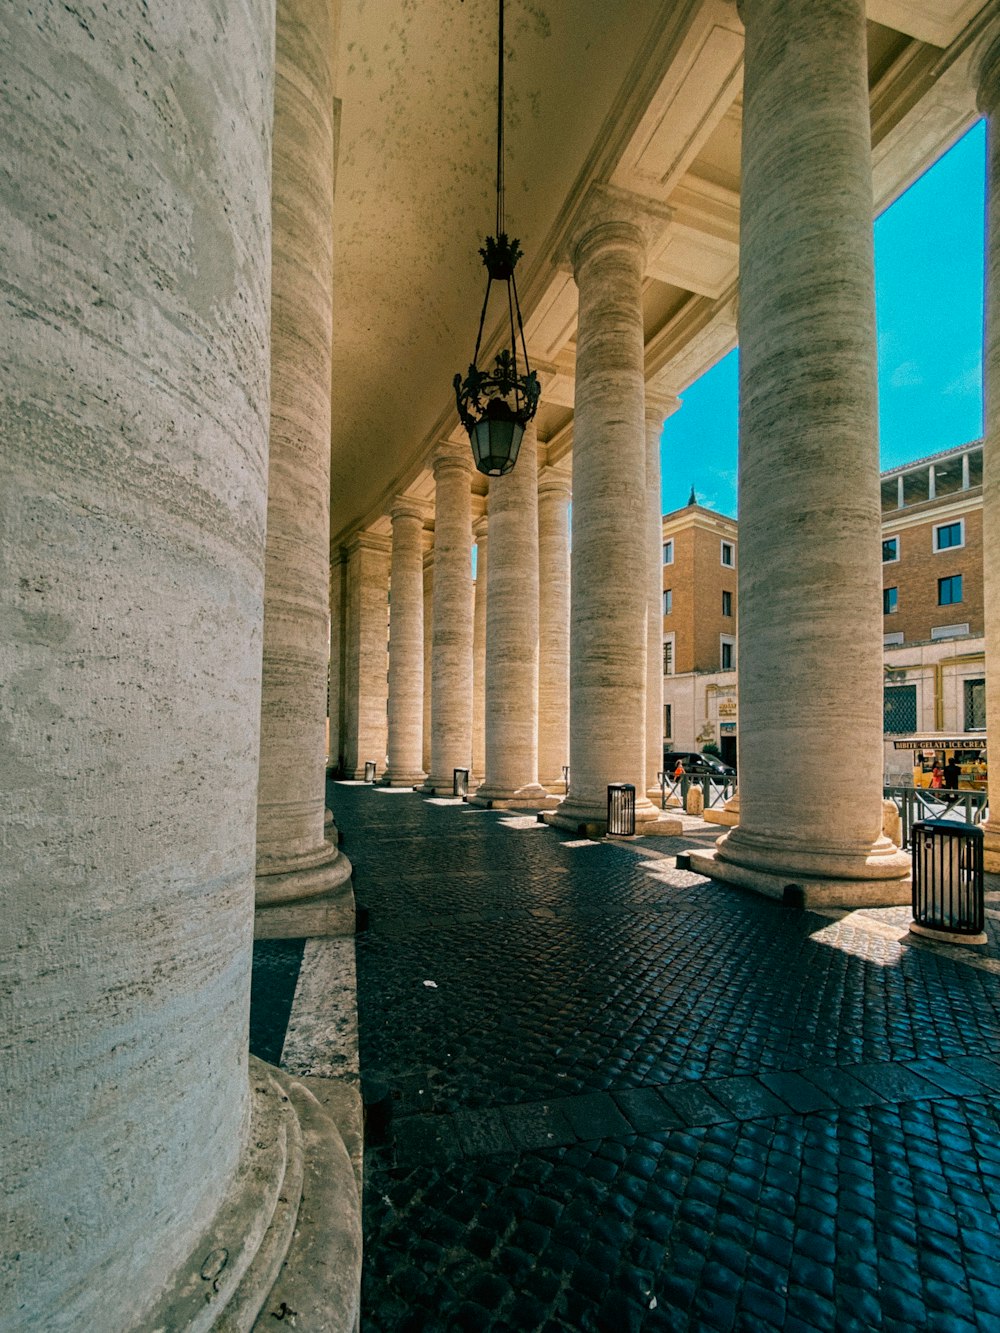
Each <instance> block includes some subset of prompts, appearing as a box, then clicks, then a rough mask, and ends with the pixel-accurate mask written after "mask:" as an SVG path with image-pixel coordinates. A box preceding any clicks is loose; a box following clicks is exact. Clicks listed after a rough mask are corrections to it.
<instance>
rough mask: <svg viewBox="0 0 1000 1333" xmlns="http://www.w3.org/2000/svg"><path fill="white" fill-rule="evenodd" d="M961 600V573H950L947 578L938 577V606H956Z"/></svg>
mask: <svg viewBox="0 0 1000 1333" xmlns="http://www.w3.org/2000/svg"><path fill="white" fill-rule="evenodd" d="M961 600H962V576H961V574H949V575H948V577H947V578H946V579H938V606H954V604H955V603H956V602H960V601H961Z"/></svg>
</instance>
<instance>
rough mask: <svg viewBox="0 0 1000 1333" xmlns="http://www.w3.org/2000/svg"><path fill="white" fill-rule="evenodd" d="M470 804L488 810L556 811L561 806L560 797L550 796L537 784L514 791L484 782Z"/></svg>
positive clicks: (517, 788)
mask: <svg viewBox="0 0 1000 1333" xmlns="http://www.w3.org/2000/svg"><path fill="white" fill-rule="evenodd" d="M469 804H470V805H479V806H483V807H484V808H485V809H486V810H554V809H555V808H556V806H557V805H559V797H558V796H552V795H550V793H549V792H547V791H546V790H545V788H544V787H543V786H541V784H540V783H537V782H529V783H527V784H526V785H525V786H523V787H516V788H514V789H513V790H511V789H510V788H507V787H498V786H496V785H495V784H489V783H485V782H484V783H483V785H482V786H481V787H479V788H478V790H477V791H476V794H475V796H470V798H469Z"/></svg>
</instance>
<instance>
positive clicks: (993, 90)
mask: <svg viewBox="0 0 1000 1333" xmlns="http://www.w3.org/2000/svg"><path fill="white" fill-rule="evenodd" d="M970 72H971V75H972V80H973V83H974V86H975V90H976V106H977V108H978V110H979V111H981V112H982V113H983V115H984V116H988V115H991V114H992V113H993V112H994V111H995V110H996V109H997V106H998V105H1000V15H997V16H994V18H993V19H992V20H991V21H990V22H989V23H988V24H987V26H986V28H985V29H984V31H983V34H982V36H981V37H980V39H979V41H978V42H977V43H976V47H975V50H974V51H973V53H972V60H971V62H970Z"/></svg>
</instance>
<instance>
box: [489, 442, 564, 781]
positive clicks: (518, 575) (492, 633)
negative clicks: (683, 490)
mask: <svg viewBox="0 0 1000 1333" xmlns="http://www.w3.org/2000/svg"><path fill="white" fill-rule="evenodd" d="M537 486H538V437H537V434H536V430H535V423H534V422H533V421H530V422H529V423H528V425H527V426H526V427H525V431H524V437H523V439H522V440H521V448H520V452H519V453H518V458H517V464H516V466H515V467H514V468H513V469H512V471H510V472H508V473H507V474H506V476H503V477H493V478H492V479H491V481H490V547H491V550H490V555H491V559H490V562H489V569H488V573H487V584H488V589H487V594H486V703H485V715H486V777H485V779H484V782H483V785H482V787H480V789H479V791H478V792H477V793H476V798H475V799H476V802H477V804H481V805H486V804H489V805H496V806H533V807H538V806H539V805H544V804H547V803H550V798H549V794H548V792H547V791H545V789H544V787H542V786H540V784H539V782H538V498H537Z"/></svg>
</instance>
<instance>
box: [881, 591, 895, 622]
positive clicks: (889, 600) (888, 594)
mask: <svg viewBox="0 0 1000 1333" xmlns="http://www.w3.org/2000/svg"><path fill="white" fill-rule="evenodd" d="M898 610H899V589H898V588H883V589H882V614H883V615H884V616H891V615H892V614H893V613H894V612H896V611H898Z"/></svg>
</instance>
